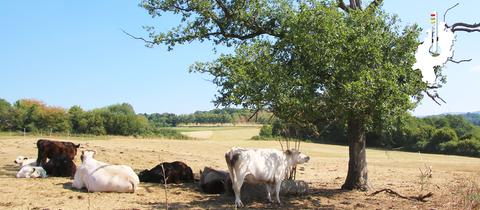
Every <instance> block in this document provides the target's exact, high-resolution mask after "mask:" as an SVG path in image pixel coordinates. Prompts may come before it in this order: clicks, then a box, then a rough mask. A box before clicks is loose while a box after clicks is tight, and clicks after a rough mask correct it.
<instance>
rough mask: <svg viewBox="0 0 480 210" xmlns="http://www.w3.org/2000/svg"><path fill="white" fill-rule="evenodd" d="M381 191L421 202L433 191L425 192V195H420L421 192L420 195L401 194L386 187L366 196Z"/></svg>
mask: <svg viewBox="0 0 480 210" xmlns="http://www.w3.org/2000/svg"><path fill="white" fill-rule="evenodd" d="M381 192H386V193H388V194H392V195H395V196H397V197H400V198H403V199H407V200H414V201H421V202H427V200H425V199H426V198H429V197H432V196H433V193H432V192H429V193H427V194H425V195H421V194H420V195H418V196H403V195H400V194H399V193H397V192H395V191H393V190H392V189H388V188H385V189H381V190H378V191H375V192H373V193H372V194H370V195H368V196H375V195H376V194H378V193H381Z"/></svg>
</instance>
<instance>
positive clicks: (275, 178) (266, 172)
mask: <svg viewBox="0 0 480 210" xmlns="http://www.w3.org/2000/svg"><path fill="white" fill-rule="evenodd" d="M225 160H226V161H227V166H228V170H229V171H230V178H231V179H232V188H233V191H234V192H235V204H236V205H237V206H238V207H242V206H243V203H242V201H241V200H240V197H241V196H240V192H241V188H242V184H243V182H244V180H246V181H247V182H249V183H265V184H266V187H267V198H268V200H269V201H270V202H272V198H271V196H270V195H271V193H272V190H273V189H275V195H276V198H277V202H278V203H279V204H280V197H279V193H280V188H281V186H282V181H283V180H284V179H285V177H286V175H287V173H288V172H289V171H290V170H291V168H292V166H295V165H296V164H302V163H305V162H307V161H308V160H310V157H308V156H306V155H304V154H302V153H300V152H299V151H297V150H286V151H285V152H282V151H280V150H276V149H244V148H238V147H234V148H232V149H230V150H229V151H227V152H226V153H225Z"/></svg>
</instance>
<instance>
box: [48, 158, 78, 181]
mask: <svg viewBox="0 0 480 210" xmlns="http://www.w3.org/2000/svg"><path fill="white" fill-rule="evenodd" d="M43 168H44V169H45V171H47V174H48V176H59V177H71V178H73V176H74V175H75V171H76V170H77V166H76V165H75V163H74V162H73V160H71V159H70V158H69V157H67V156H66V155H60V156H55V157H52V158H50V160H48V162H47V163H46V164H45V166H44V167H43Z"/></svg>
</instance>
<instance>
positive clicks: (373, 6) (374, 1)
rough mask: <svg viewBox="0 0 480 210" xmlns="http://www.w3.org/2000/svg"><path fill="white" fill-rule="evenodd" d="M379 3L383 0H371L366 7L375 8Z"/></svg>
mask: <svg viewBox="0 0 480 210" xmlns="http://www.w3.org/2000/svg"><path fill="white" fill-rule="evenodd" d="M381 3H383V0H373V1H372V2H371V3H370V4H369V5H368V7H367V9H368V8H376V7H378V5H380V4H381Z"/></svg>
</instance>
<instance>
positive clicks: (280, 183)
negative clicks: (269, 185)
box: [275, 180, 282, 205]
mask: <svg viewBox="0 0 480 210" xmlns="http://www.w3.org/2000/svg"><path fill="white" fill-rule="evenodd" d="M275 184H276V186H275V195H276V196H277V202H278V205H282V203H281V202H280V189H281V188H282V181H281V180H277V182H276V183H275Z"/></svg>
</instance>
